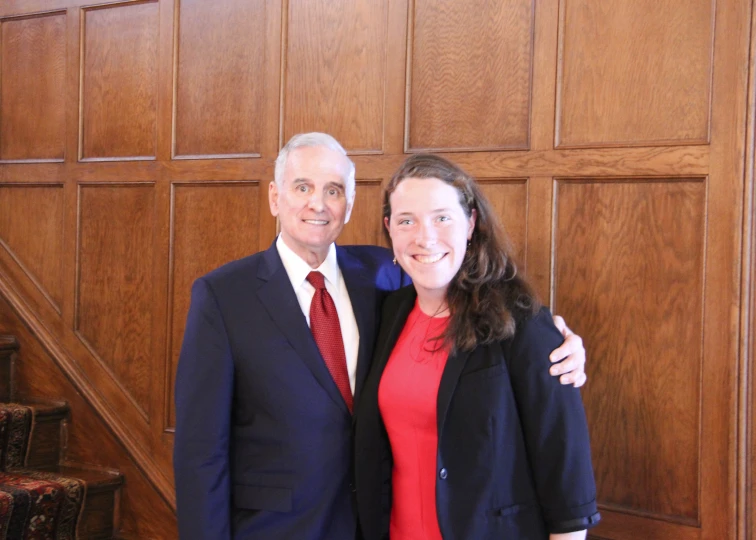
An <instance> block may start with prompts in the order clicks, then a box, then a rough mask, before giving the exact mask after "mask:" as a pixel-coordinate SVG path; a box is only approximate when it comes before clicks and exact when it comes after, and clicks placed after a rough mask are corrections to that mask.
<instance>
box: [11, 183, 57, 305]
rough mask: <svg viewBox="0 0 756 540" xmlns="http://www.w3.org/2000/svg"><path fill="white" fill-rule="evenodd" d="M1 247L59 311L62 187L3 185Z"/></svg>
mask: <svg viewBox="0 0 756 540" xmlns="http://www.w3.org/2000/svg"><path fill="white" fill-rule="evenodd" d="M0 244H1V245H3V247H5V249H7V250H8V251H10V252H11V254H12V255H13V256H14V258H15V259H16V261H17V263H18V264H19V265H20V266H21V267H22V269H23V270H24V271H25V272H26V274H27V275H28V277H29V279H31V280H32V281H33V282H34V284H35V285H36V286H37V287H38V288H39V289H40V291H41V292H42V293H43V294H44V295H45V297H46V298H47V299H48V301H49V302H50V303H51V304H52V305H53V307H54V308H55V309H56V310H57V311H60V306H61V304H62V303H63V282H62V264H63V185H62V184H43V185H30V184H0Z"/></svg>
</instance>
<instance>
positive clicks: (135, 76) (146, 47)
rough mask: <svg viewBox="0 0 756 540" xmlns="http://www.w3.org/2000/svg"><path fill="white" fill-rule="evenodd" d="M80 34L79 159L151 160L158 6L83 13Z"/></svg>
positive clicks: (153, 141)
mask: <svg viewBox="0 0 756 540" xmlns="http://www.w3.org/2000/svg"><path fill="white" fill-rule="evenodd" d="M82 34H83V35H82V41H83V44H82V50H83V56H84V57H83V60H82V64H83V66H82V68H83V73H82V94H81V96H82V97H81V99H82V103H81V109H82V119H81V148H80V157H81V158H83V159H114V158H143V159H144V158H152V157H154V156H155V153H156V147H157V141H156V129H157V127H156V110H157V60H158V59H157V39H158V4H157V3H156V2H148V3H140V4H119V5H116V6H113V7H105V8H98V9H89V10H86V11H84V24H83V25H82Z"/></svg>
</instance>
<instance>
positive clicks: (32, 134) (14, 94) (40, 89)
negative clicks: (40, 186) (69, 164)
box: [0, 13, 66, 160]
mask: <svg viewBox="0 0 756 540" xmlns="http://www.w3.org/2000/svg"><path fill="white" fill-rule="evenodd" d="M0 34H1V35H2V46H0V79H1V80H2V85H0V159H2V160H48V159H55V160H62V159H63V156H64V153H65V152H64V146H65V144H64V143H65V133H64V130H65V101H64V98H65V92H62V91H61V89H62V88H64V86H65V85H64V81H65V75H66V42H65V35H66V16H65V13H63V14H61V13H55V14H52V15H46V16H44V17H32V18H26V19H9V20H4V21H2V23H0Z"/></svg>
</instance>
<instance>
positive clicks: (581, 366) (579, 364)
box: [549, 315, 588, 388]
mask: <svg viewBox="0 0 756 540" xmlns="http://www.w3.org/2000/svg"><path fill="white" fill-rule="evenodd" d="M554 325H556V327H557V329H558V330H559V331H560V332H561V333H562V335H563V336H564V343H562V345H561V346H560V347H559V348H557V349H555V350H553V351H552V352H551V354H550V355H549V360H551V362H552V363H554V364H556V365H554V366H552V367H551V369H550V371H549V372H550V373H551V374H552V375H555V376H556V375H561V377H559V382H560V383H562V384H571V385H573V386H574V387H575V388H580V387H581V386H583V385H584V384H585V381H586V380H587V378H588V377H587V376H586V374H585V348H584V347H583V338H581V337H580V336H578V335H577V334H575V333H574V332H573V331H572V330H570V329H569V327H568V326H567V324H566V323H565V322H564V319H563V318H562V317H560V316H559V315H555V316H554ZM557 362H558V363H557Z"/></svg>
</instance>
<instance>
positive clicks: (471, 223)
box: [467, 208, 478, 240]
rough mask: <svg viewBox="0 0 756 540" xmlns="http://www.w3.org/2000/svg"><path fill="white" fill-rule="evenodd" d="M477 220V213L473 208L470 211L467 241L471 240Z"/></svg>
mask: <svg viewBox="0 0 756 540" xmlns="http://www.w3.org/2000/svg"><path fill="white" fill-rule="evenodd" d="M476 219H478V211H477V210H475V208H473V209H472V210H470V219H469V227H468V229H467V239H468V240H472V235H473V231H474V230H475V220H476Z"/></svg>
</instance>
